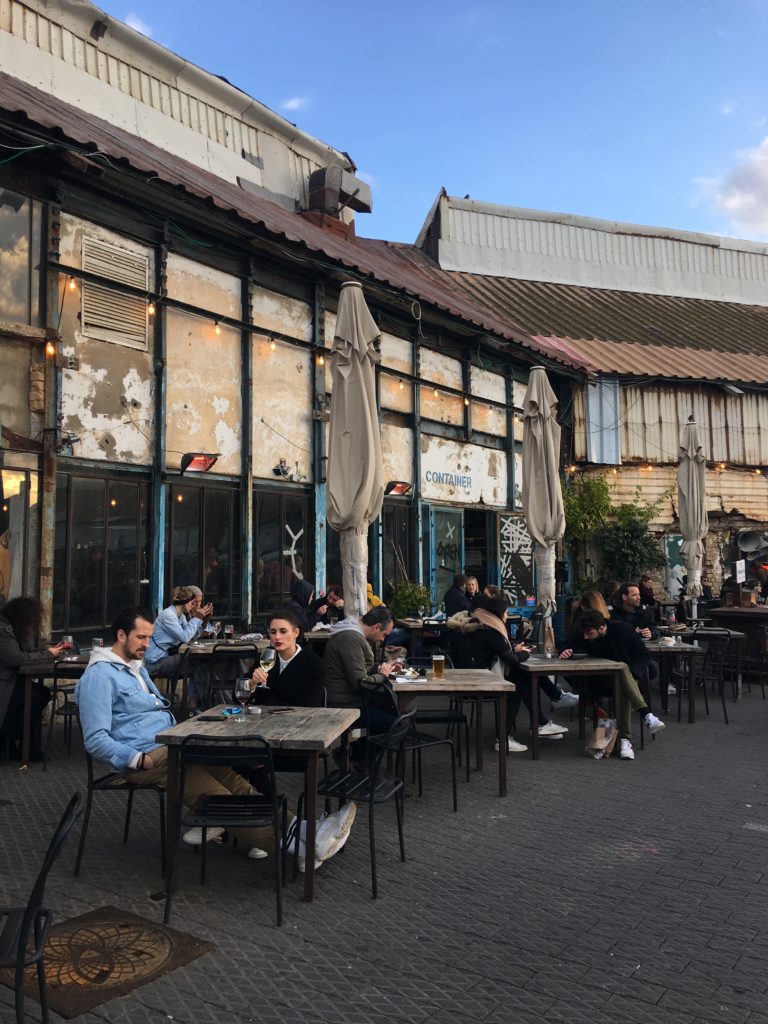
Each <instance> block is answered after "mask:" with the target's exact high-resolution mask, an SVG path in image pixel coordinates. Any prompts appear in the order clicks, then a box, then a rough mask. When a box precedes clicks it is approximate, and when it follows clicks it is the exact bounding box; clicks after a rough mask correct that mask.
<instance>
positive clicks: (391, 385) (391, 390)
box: [379, 332, 413, 480]
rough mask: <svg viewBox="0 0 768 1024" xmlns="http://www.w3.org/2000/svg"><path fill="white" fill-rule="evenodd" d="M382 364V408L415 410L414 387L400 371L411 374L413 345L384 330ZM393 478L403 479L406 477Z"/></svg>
mask: <svg viewBox="0 0 768 1024" xmlns="http://www.w3.org/2000/svg"><path fill="white" fill-rule="evenodd" d="M381 366H382V370H385V371H388V372H383V373H381V374H380V376H379V392H380V396H381V407H382V409H393V410H394V411H395V412H401V413H406V414H407V413H412V412H413V387H412V385H411V384H410V383H409V382H408V381H406V380H403V379H402V378H398V377H397V374H398V373H403V374H410V373H412V372H413V371H412V367H413V346H412V344H411V342H410V341H406V340H405V339H404V338H397V337H395V335H394V334H387V333H386V332H384V333H383V334H382V336H381ZM392 479H398V480H403V479H405V478H404V477H395V478H392Z"/></svg>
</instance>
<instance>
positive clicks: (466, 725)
mask: <svg viewBox="0 0 768 1024" xmlns="http://www.w3.org/2000/svg"><path fill="white" fill-rule="evenodd" d="M459 745H461V731H459ZM464 750H465V751H466V755H467V757H466V761H467V769H466V770H467V782H469V779H470V775H469V722H465V723H464Z"/></svg>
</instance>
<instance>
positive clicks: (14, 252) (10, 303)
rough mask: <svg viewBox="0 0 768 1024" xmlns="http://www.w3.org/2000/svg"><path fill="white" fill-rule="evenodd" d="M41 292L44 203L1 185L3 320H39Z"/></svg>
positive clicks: (0, 291) (0, 315) (0, 310)
mask: <svg viewBox="0 0 768 1024" xmlns="http://www.w3.org/2000/svg"><path fill="white" fill-rule="evenodd" d="M39 295H40V205H39V204H38V203H34V202H33V201H32V200H30V199H27V198H25V197H24V196H20V195H18V194H17V193H15V192H11V191H10V189H0V320H11V321H14V322H16V323H24V324H36V323H37V322H38V318H39V308H38V307H39Z"/></svg>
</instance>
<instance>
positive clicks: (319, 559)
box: [312, 283, 328, 594]
mask: <svg viewBox="0 0 768 1024" xmlns="http://www.w3.org/2000/svg"><path fill="white" fill-rule="evenodd" d="M312 344H313V346H314V350H315V356H314V360H313V374H312V380H313V387H312V409H313V423H312V440H313V444H312V452H313V458H312V478H313V481H314V492H315V508H314V517H315V531H314V532H315V592H316V593H318V594H319V593H321V592H323V591H324V590H325V588H326V585H327V583H326V565H325V561H326V547H327V545H326V533H327V529H328V527H327V523H326V492H327V488H326V482H325V480H326V474H327V471H328V451H327V448H326V428H325V423H326V420H325V408H326V397H325V366H320V363H319V357H318V352H319V351H320V350H325V286H324V285H322V284H320V283H316V284H315V294H314V301H313V304H312ZM324 358H325V357H324Z"/></svg>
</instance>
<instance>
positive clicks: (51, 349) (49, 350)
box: [45, 341, 56, 356]
mask: <svg viewBox="0 0 768 1024" xmlns="http://www.w3.org/2000/svg"><path fill="white" fill-rule="evenodd" d="M45 354H46V355H47V356H55V355H56V346H55V345H54V343H53V342H52V341H49V342H47V343H46V346H45Z"/></svg>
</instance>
